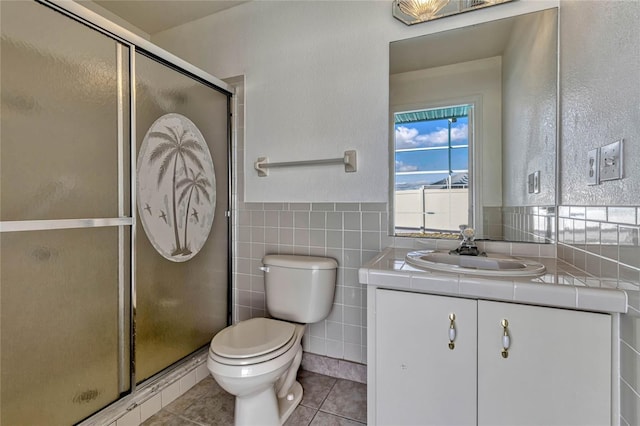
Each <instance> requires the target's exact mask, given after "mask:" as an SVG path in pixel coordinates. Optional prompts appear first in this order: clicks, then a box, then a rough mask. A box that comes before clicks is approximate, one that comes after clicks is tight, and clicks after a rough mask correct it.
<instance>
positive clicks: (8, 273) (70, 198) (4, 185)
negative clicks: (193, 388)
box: [0, 1, 232, 425]
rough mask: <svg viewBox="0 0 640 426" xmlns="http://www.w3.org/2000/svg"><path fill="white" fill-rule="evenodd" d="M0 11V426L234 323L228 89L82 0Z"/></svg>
mask: <svg viewBox="0 0 640 426" xmlns="http://www.w3.org/2000/svg"><path fill="white" fill-rule="evenodd" d="M69 3H71V2H69ZM80 9H82V11H83V12H82V13H79V12H78V11H79V10H80ZM0 19H1V32H2V37H1V43H2V44H1V54H2V58H1V59H2V60H1V74H0V76H1V77H0V78H1V82H0V84H1V86H0V87H1V92H2V101H1V110H0V113H1V122H0V126H1V127H0V250H1V251H0V372H1V376H0V413H1V414H0V423H1V424H3V425H14V424H72V423H77V422H79V421H82V420H83V419H85V418H87V417H89V416H91V415H92V414H93V413H96V412H97V411H100V410H101V409H103V408H104V407H107V406H108V405H110V404H112V403H114V402H115V401H118V400H119V399H121V398H123V397H125V396H128V395H133V394H135V392H136V388H137V387H140V384H143V383H144V382H145V381H148V380H149V379H150V378H157V377H159V375H161V374H162V373H163V371H167V370H166V369H167V368H168V367H171V366H173V365H175V364H176V363H179V362H180V361H181V360H183V359H184V358H185V357H187V356H189V355H190V354H193V353H194V352H196V351H198V350H200V348H202V347H203V346H205V345H207V344H208V342H209V341H210V339H211V337H212V336H213V335H214V334H215V333H216V332H217V331H219V330H220V329H222V328H224V327H225V326H226V325H227V324H228V322H229V319H230V310H229V305H230V304H229V298H230V283H229V282H230V260H229V259H230V231H229V230H230V227H229V226H230V225H229V205H230V203H229V197H230V188H229V186H230V161H229V158H230V136H231V135H230V103H231V92H232V90H231V89H230V87H229V86H227V85H226V84H225V83H223V82H222V81H220V80H218V79H216V78H214V77H212V76H210V75H208V74H206V73H204V72H202V71H200V70H198V69H196V68H195V67H192V66H191V65H189V64H187V63H185V62H183V61H181V60H179V59H178V58H175V57H173V56H172V55H170V54H168V53H167V52H164V51H162V50H161V49H158V48H156V47H155V46H153V45H151V44H150V43H148V42H147V41H146V40H143V39H139V38H137V37H136V36H134V35H132V34H131V33H128V32H126V31H124V30H121V29H120V28H119V27H117V26H115V25H113V24H111V23H109V22H108V21H105V20H102V18H99V17H97V15H96V16H94V15H93V14H91V13H90V12H86V10H85V9H84V8H81V6H78V5H77V4H72V5H71V6H68V5H67V6H64V9H63V8H62V6H60V5H59V4H58V3H56V2H47V1H42V2H36V1H16V2H13V1H2V2H0ZM143 146H146V147H147V148H148V149H147V151H146V154H148V155H147V156H146V157H144V156H143V154H145V152H141V147H143ZM145 165H146V166H145ZM145 167H147V169H148V170H146V173H145V172H144V171H145ZM149 167H151V169H149ZM143 189H144V190H143ZM145 191H146V192H145Z"/></svg>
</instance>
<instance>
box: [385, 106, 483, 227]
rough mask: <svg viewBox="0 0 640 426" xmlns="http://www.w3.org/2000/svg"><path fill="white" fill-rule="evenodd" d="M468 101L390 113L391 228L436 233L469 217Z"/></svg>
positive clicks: (462, 222)
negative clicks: (392, 163)
mask: <svg viewBox="0 0 640 426" xmlns="http://www.w3.org/2000/svg"><path fill="white" fill-rule="evenodd" d="M471 109H472V108H471V105H460V106H449V107H446V108H436V109H425V110H419V111H408V112H399V113H395V114H394V123H395V125H394V127H395V141H394V144H395V148H394V151H395V172H394V193H395V197H394V198H395V199H394V202H395V203H394V206H395V209H394V211H395V234H396V235H399V236H403V235H404V236H425V237H427V236H434V234H437V235H438V236H442V234H447V233H455V236H456V237H457V234H458V229H459V228H458V226H459V225H461V224H467V223H469V194H470V192H469V139H470V138H469V115H470V113H471Z"/></svg>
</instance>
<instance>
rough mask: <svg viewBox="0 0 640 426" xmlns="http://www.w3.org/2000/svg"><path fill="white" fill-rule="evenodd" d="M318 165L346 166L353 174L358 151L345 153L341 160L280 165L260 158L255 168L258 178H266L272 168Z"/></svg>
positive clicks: (284, 163)
mask: <svg viewBox="0 0 640 426" xmlns="http://www.w3.org/2000/svg"><path fill="white" fill-rule="evenodd" d="M318 164H344V171H345V172H346V173H352V172H356V171H358V165H357V157H356V151H345V152H344V157H341V158H325V159H320V160H302V161H282V162H279V163H269V159H268V158H267V157H259V158H258V160H257V161H256V162H255V163H254V167H255V169H256V171H257V172H258V176H260V177H264V176H268V175H269V170H268V169H269V168H271V167H294V166H313V165H318Z"/></svg>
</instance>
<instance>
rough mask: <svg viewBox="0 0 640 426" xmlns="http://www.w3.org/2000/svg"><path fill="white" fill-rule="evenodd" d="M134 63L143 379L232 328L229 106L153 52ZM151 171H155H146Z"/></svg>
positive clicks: (138, 348) (139, 373) (139, 367)
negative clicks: (229, 319)
mask: <svg viewBox="0 0 640 426" xmlns="http://www.w3.org/2000/svg"><path fill="white" fill-rule="evenodd" d="M135 69H136V73H135V80H136V84H135V88H136V93H135V97H136V134H137V137H136V139H137V148H138V150H141V148H144V149H146V151H145V152H143V155H140V154H138V163H137V167H138V178H137V180H138V182H137V186H138V193H137V197H138V200H137V203H138V217H139V218H140V220H138V221H137V225H136V253H135V254H136V272H135V288H136V344H135V354H136V381H137V382H141V381H143V380H144V379H146V378H149V377H151V376H152V375H154V374H156V373H158V372H159V371H161V370H162V369H164V368H166V367H168V366H170V365H171V364H173V363H175V362H177V361H179V360H180V359H181V358H183V357H185V356H187V355H189V354H190V353H192V352H194V351H196V350H198V349H199V348H201V347H202V346H204V345H207V344H208V343H209V342H210V341H211V338H212V337H213V336H214V334H215V333H216V332H217V331H219V330H221V329H222V328H224V327H225V326H226V325H227V315H228V311H227V297H228V275H229V272H228V255H229V251H228V241H229V231H228V217H227V215H226V212H227V209H228V208H229V204H228V198H229V166H228V152H229V151H228V149H229V148H228V140H229V137H228V116H229V115H228V111H229V110H228V97H227V94H226V93H223V92H220V91H218V90H216V89H215V88H213V87H212V86H209V85H207V84H204V83H202V82H200V81H199V80H196V79H194V78H192V77H190V76H188V75H186V74H183V73H181V72H179V71H177V70H175V69H173V68H170V67H168V66H166V65H165V64H162V63H160V62H158V61H156V60H155V59H153V58H152V57H150V56H146V55H145V54H141V53H136V55H135ZM195 140H198V141H199V143H200V145H199V146H197V144H196V143H195ZM143 141H147V142H146V145H145V143H143ZM205 146H206V149H205ZM206 150H208V151H209V152H210V157H208V156H207V155H206V154H205V152H204V151H206ZM145 153H146V154H148V155H145ZM149 153H151V154H149ZM207 158H211V160H207ZM207 161H212V164H210V165H209V166H207V164H206V163H207ZM145 167H156V168H155V169H154V170H153V173H150V174H145V173H144V172H143V171H142V170H143V169H144V168H145ZM163 170H164V171H163ZM172 179H173V180H172ZM198 183H200V184H198ZM161 187H163V188H165V190H166V191H167V192H166V193H165V194H163V195H157V194H152V195H157V196H156V197H155V199H154V200H153V201H151V200H149V199H148V197H150V195H149V193H148V192H147V193H145V192H144V189H145V188H148V190H149V192H151V193H153V192H155V191H158V192H161ZM207 209H209V210H208V211H209V215H208V216H207V215H206V214H205V212H206V211H207ZM207 218H209V219H207ZM205 220H210V223H207V226H203V221H205ZM143 225H144V226H143ZM209 226H210V231H209V230H208V227H209ZM163 232H166V234H165V237H166V240H165V242H164V243H163V242H162V235H160V236H159V235H158V234H162V233H163ZM206 232H209V233H208V235H206ZM198 241H199V242H200V245H201V247H199V252H197V254H194V253H195V252H196V248H198V247H197V246H198V244H197V242H198ZM163 244H165V245H166V247H164V248H163Z"/></svg>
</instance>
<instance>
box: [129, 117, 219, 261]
mask: <svg viewBox="0 0 640 426" xmlns="http://www.w3.org/2000/svg"><path fill="white" fill-rule="evenodd" d="M215 182H216V178H215V170H214V166H213V159H212V158H211V153H210V152H209V147H208V145H207V143H206V141H205V140H204V137H203V136H202V133H200V130H199V129H198V128H197V127H196V125H195V124H194V123H193V122H192V121H191V120H189V119H188V118H187V117H185V116H182V115H180V114H176V113H169V114H166V115H164V116H162V117H160V118H158V119H157V120H156V121H155V122H154V123H153V124H152V125H151V127H150V128H149V130H148V131H147V133H146V135H145V137H144V140H143V142H142V145H141V147H140V152H139V154H138V164H137V183H138V185H137V204H138V210H139V212H140V219H141V223H142V226H143V228H144V231H145V234H146V235H147V237H148V239H149V241H150V242H151V244H152V245H153V247H154V248H155V249H156V250H157V251H158V253H160V254H161V255H162V256H163V257H165V258H166V259H168V260H171V261H174V262H185V261H187V260H189V259H190V258H191V257H193V256H195V255H196V254H197V253H198V252H199V251H200V249H201V248H202V247H203V245H204V244H205V242H206V240H207V238H208V236H209V232H210V231H211V226H212V224H213V219H214V214H215V205H216V184H215ZM183 228H184V229H183Z"/></svg>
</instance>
